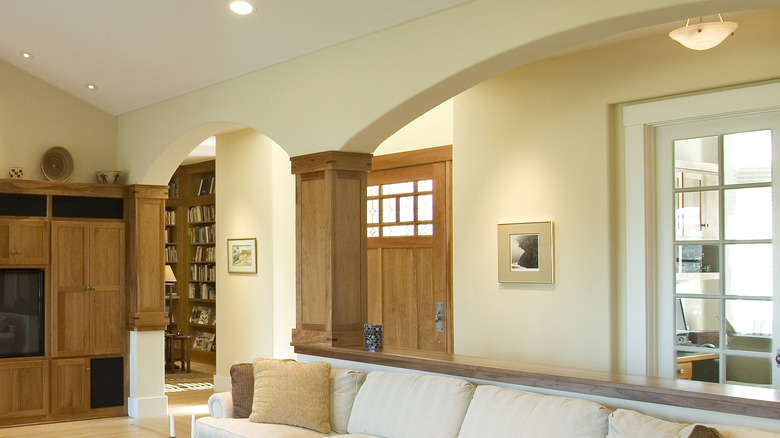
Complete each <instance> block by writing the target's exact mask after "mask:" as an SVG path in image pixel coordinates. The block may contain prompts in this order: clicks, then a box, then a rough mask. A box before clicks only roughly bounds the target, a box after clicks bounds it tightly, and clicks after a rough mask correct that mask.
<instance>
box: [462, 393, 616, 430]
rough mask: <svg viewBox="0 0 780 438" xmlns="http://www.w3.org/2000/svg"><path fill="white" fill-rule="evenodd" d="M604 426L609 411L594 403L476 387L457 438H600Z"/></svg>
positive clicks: (606, 424) (607, 421) (605, 427)
mask: <svg viewBox="0 0 780 438" xmlns="http://www.w3.org/2000/svg"><path fill="white" fill-rule="evenodd" d="M608 424H609V410H608V409H607V408H605V407H604V406H601V405H600V404H598V403H594V402H591V401H588V400H579V399H573V398H567V397H556V396H550V395H542V394H537V393H532V392H525V391H518V390H515V389H509V388H502V387H499V386H494V385H480V386H478V387H477V389H476V391H475V392H474V399H473V400H472V401H471V404H470V405H469V409H468V412H466V418H465V419H464V420H463V426H462V427H461V430H460V435H458V438H483V437H491V438H515V437H556V438H565V437H583V438H585V437H600V438H603V437H604V436H606V434H607V427H608Z"/></svg>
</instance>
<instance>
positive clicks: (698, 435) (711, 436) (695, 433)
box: [688, 424, 723, 438]
mask: <svg viewBox="0 0 780 438" xmlns="http://www.w3.org/2000/svg"><path fill="white" fill-rule="evenodd" d="M688 438H723V435H721V434H720V433H718V431H717V430H715V429H713V428H712V427H707V426H702V425H701V424H697V425H696V426H693V430H692V431H691V434H690V435H688Z"/></svg>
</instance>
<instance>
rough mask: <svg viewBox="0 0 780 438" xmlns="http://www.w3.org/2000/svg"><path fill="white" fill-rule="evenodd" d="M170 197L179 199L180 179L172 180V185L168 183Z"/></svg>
mask: <svg viewBox="0 0 780 438" xmlns="http://www.w3.org/2000/svg"><path fill="white" fill-rule="evenodd" d="M168 197H169V198H178V197H179V180H178V179H172V180H171V182H170V183H168Z"/></svg>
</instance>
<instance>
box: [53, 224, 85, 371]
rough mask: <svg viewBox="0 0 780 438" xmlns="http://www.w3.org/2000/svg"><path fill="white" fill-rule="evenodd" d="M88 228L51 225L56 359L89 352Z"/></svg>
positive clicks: (70, 225) (79, 225)
mask: <svg viewBox="0 0 780 438" xmlns="http://www.w3.org/2000/svg"><path fill="white" fill-rule="evenodd" d="M87 232H88V226H87V224H84V223H79V222H52V283H51V288H52V305H53V306H52V312H53V313H52V319H53V327H52V334H53V336H52V352H53V355H54V357H68V356H84V355H86V354H87V353H88V345H89V338H88V336H89V332H88V331H87V328H88V325H89V317H88V315H89V314H90V312H91V310H90V308H89V294H88V292H89V290H88V287H89V272H88V266H89V254H88V248H87V244H88V242H89V240H88V238H87Z"/></svg>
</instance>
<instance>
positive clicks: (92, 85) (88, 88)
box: [84, 84, 98, 91]
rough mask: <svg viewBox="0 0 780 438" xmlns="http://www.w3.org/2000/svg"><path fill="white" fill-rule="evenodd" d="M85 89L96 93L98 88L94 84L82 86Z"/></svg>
mask: <svg viewBox="0 0 780 438" xmlns="http://www.w3.org/2000/svg"><path fill="white" fill-rule="evenodd" d="M84 86H85V87H87V90H89V91H97V90H98V86H97V85H95V84H84Z"/></svg>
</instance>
